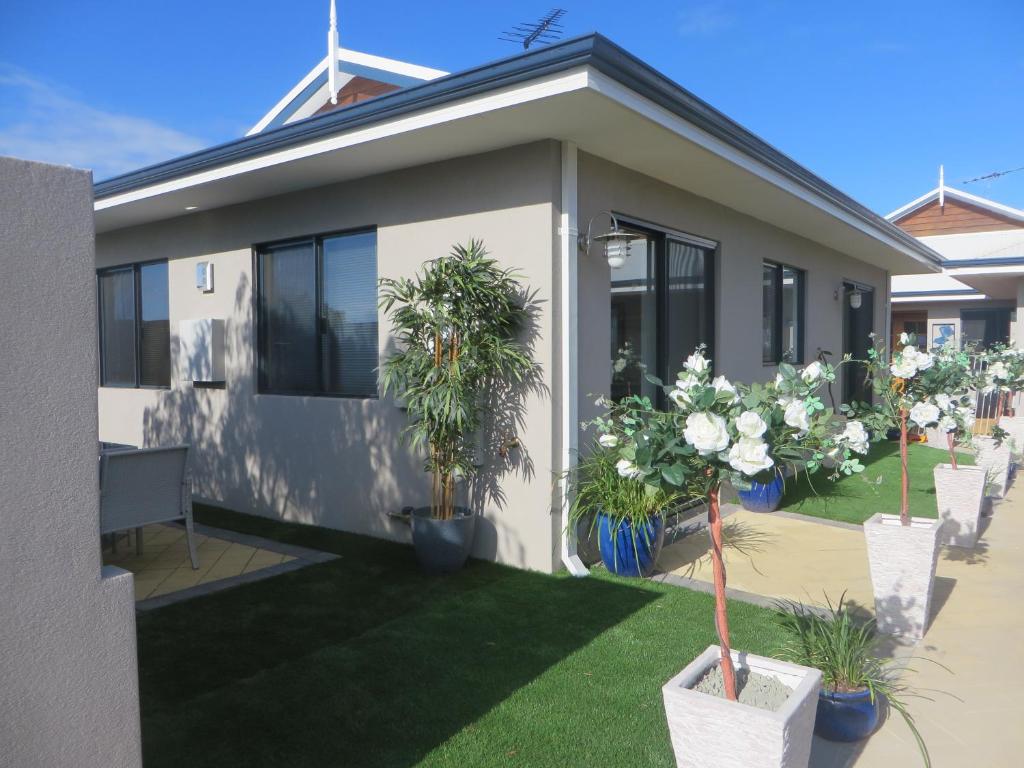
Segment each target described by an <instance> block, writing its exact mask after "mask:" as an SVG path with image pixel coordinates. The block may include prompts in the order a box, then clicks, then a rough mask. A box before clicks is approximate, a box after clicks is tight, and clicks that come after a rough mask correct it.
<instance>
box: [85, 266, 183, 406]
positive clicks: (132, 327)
mask: <svg viewBox="0 0 1024 768" xmlns="http://www.w3.org/2000/svg"><path fill="white" fill-rule="evenodd" d="M97 284H98V294H99V297H98V300H99V323H100V329H99V330H100V385H101V386H104V387H169V386H171V325H170V320H169V315H168V299H167V262H166V261H154V262H149V263H146V264H130V265H128V266H124V267H114V268H112V269H102V270H100V271H99V272H97Z"/></svg>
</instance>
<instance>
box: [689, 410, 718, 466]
mask: <svg viewBox="0 0 1024 768" xmlns="http://www.w3.org/2000/svg"><path fill="white" fill-rule="evenodd" d="M683 438H684V439H685V440H686V442H688V443H689V444H690V445H692V446H693V447H694V448H696V449H697V451H698V452H699V453H700V455H701V456H708V455H710V454H713V453H721V452H722V451H724V450H725V449H726V448H728V447H729V429H728V427H727V426H726V423H725V419H723V418H722V417H721V416H719V415H718V414H716V413H704V412H700V413H691V414H690V415H689V416H687V417H686V429H684V430H683Z"/></svg>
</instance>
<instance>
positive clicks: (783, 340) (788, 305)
mask: <svg viewBox="0 0 1024 768" xmlns="http://www.w3.org/2000/svg"><path fill="white" fill-rule="evenodd" d="M761 291H762V303H761V327H762V329H763V335H762V339H763V342H762V347H761V359H762V361H763V362H764V364H765V365H778V364H779V363H802V362H803V361H804V328H803V325H804V273H803V271H802V270H799V269H794V268H793V267H787V266H785V265H784V264H773V263H771V262H768V261H766V262H765V263H764V265H763V266H762V268H761Z"/></svg>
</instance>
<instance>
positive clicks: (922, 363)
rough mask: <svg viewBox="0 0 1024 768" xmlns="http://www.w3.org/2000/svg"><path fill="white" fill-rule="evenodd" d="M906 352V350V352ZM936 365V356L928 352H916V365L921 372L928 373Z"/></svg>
mask: <svg viewBox="0 0 1024 768" xmlns="http://www.w3.org/2000/svg"><path fill="white" fill-rule="evenodd" d="M905 351H906V350H904V352H905ZM934 363H935V356H934V355H932V354H930V353H928V352H918V351H917V350H915V351H914V365H916V366H917V370H919V371H927V370H928V369H929V368H931V367H932V365H933V364H934Z"/></svg>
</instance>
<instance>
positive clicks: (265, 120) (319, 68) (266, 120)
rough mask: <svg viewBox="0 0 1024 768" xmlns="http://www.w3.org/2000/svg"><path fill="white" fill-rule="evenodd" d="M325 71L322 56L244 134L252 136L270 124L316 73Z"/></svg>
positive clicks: (324, 61)
mask: <svg viewBox="0 0 1024 768" xmlns="http://www.w3.org/2000/svg"><path fill="white" fill-rule="evenodd" d="M326 71H327V57H326V56H324V57H323V58H322V59H320V63H319V64H317V65H316V66H315V67H313V68H312V69H311V70H309V73H308V74H307V75H306V76H305V77H304V78H302V79H301V80H299V82H298V83H296V85H295V87H294V88H292V89H291V90H290V91H288V93H286V94H285V96H284V98H283V99H281V100H280V101H279V102H277V104H275V105H274V108H273V109H271V110H270V111H269V112H267V114H265V115H264V116H263V117H261V118H260V121H259V122H258V123H256V125H254V126H253V127H252V128H250V129H249V132H248V133H246V134H245V135H246V136H252V135H253V134H255V133H259V132H260V131H262V130H263V129H264V128H266V127H267V126H268V125H270V123H271V121H272V120H273V119H274V118H275V117H277V116H278V115H279V114H281V111H282V110H283V109H284V108H285V107H287V106H288V105H289V104H291V103H292V101H293V100H294V99H295V97H296V96H298V95H299V94H300V93H302V92H303V91H304V90H306V88H307V87H309V84H310V83H312V82H313V81H314V80H315V79H316V77H317V75H319V74H320V73H321V72H326Z"/></svg>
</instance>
